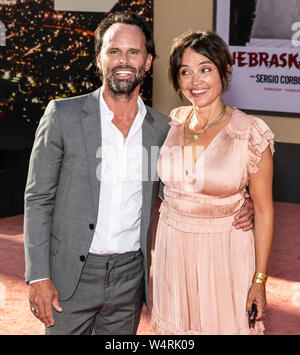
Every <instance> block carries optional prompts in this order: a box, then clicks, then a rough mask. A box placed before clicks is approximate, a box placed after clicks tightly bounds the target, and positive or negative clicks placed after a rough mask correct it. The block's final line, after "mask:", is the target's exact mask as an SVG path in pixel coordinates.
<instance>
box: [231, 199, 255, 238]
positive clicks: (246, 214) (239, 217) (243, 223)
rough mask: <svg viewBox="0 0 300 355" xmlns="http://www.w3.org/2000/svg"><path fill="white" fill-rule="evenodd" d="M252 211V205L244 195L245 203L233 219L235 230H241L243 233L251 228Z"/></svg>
mask: <svg viewBox="0 0 300 355" xmlns="http://www.w3.org/2000/svg"><path fill="white" fill-rule="evenodd" d="M253 219H254V209H253V203H252V201H251V199H250V196H249V194H248V193H245V203H244V205H243V207H242V209H241V211H240V212H239V213H237V214H236V215H235V217H234V222H233V223H232V225H233V226H235V228H236V229H242V230H243V231H244V232H246V231H249V230H250V229H252V228H253Z"/></svg>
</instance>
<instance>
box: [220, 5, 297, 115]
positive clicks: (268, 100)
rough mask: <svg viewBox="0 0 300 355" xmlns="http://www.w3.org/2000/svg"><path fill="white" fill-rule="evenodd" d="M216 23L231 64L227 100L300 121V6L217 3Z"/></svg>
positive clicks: (247, 107) (225, 95)
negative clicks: (227, 47) (285, 115)
mask: <svg viewBox="0 0 300 355" xmlns="http://www.w3.org/2000/svg"><path fill="white" fill-rule="evenodd" d="M215 21H216V32H217V33H218V34H219V35H220V36H221V37H222V38H223V39H224V40H225V41H226V42H227V43H228V44H229V47H230V51H231V54H232V58H233V76H232V80H231V83H230V86H229V88H228V90H227V92H226V93H225V94H224V100H225V101H226V102H227V103H228V104H230V105H232V106H235V107H238V108H240V109H244V110H252V111H266V112H265V113H266V114H268V113H279V114H283V115H284V114H290V115H292V116H295V117H300V0H284V1H282V0H247V1H240V0H216V1H215Z"/></svg>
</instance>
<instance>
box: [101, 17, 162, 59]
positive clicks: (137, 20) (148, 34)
mask: <svg viewBox="0 0 300 355" xmlns="http://www.w3.org/2000/svg"><path fill="white" fill-rule="evenodd" d="M115 23H123V24H126V25H134V26H137V27H139V28H140V29H141V30H142V32H143V33H144V35H145V39H146V50H147V53H148V54H151V55H152V58H153V60H154V59H155V58H156V52H155V43H154V39H153V33H152V30H151V29H150V28H149V26H148V24H147V21H146V19H145V18H144V17H143V16H140V15H138V14H135V13H133V12H130V11H124V12H113V13H111V14H109V15H108V16H107V17H105V18H104V19H103V20H102V21H101V22H100V24H99V26H98V27H97V29H96V31H95V53H96V58H97V57H98V55H99V53H100V52H101V48H102V43H103V37H104V34H105V32H106V31H107V30H108V29H109V28H110V26H112V25H114V24H115Z"/></svg>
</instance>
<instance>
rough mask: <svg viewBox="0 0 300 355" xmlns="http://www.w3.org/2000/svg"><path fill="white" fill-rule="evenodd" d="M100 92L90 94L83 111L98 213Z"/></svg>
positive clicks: (83, 123)
mask: <svg viewBox="0 0 300 355" xmlns="http://www.w3.org/2000/svg"><path fill="white" fill-rule="evenodd" d="M99 94H100V89H98V90H96V91H94V92H93V93H91V94H90V95H88V96H87V100H86V102H85V104H84V106H83V111H82V126H83V131H84V137H85V144H86V151H87V157H88V166H89V175H90V182H91V186H92V195H93V200H94V204H95V211H97V213H98V206H99V196H100V178H101V159H100V155H99V157H98V158H97V152H98V149H99V148H100V147H101V144H102V143H101V120H100V101H99Z"/></svg>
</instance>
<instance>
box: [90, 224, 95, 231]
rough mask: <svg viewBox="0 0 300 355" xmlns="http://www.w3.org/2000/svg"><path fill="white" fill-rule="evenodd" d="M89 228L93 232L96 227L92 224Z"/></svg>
mask: <svg viewBox="0 0 300 355" xmlns="http://www.w3.org/2000/svg"><path fill="white" fill-rule="evenodd" d="M89 228H90V230H91V231H92V230H94V229H95V225H94V224H92V223H91V224H90V225H89Z"/></svg>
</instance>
